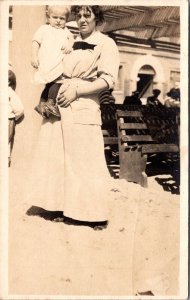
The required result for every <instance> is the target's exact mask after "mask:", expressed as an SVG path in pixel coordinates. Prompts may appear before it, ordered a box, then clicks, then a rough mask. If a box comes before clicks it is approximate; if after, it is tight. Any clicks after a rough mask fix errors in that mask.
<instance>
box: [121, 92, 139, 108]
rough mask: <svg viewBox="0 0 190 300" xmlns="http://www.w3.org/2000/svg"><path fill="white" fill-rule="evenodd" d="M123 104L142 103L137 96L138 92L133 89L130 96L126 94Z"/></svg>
mask: <svg viewBox="0 0 190 300" xmlns="http://www.w3.org/2000/svg"><path fill="white" fill-rule="evenodd" d="M123 104H125V105H142V102H141V100H140V98H139V92H138V91H134V92H132V95H131V96H126V97H125V99H124V102H123Z"/></svg>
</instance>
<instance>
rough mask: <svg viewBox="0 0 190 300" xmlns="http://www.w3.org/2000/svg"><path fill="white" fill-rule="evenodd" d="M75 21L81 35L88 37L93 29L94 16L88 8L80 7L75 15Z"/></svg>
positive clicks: (94, 24) (94, 26)
mask: <svg viewBox="0 0 190 300" xmlns="http://www.w3.org/2000/svg"><path fill="white" fill-rule="evenodd" d="M76 22H77V24H78V27H79V31H80V33H81V35H82V36H83V37H88V36H90V35H91V33H93V32H94V31H95V28H96V17H95V15H94V13H93V11H92V10H91V9H90V8H81V10H80V11H79V12H78V13H77V15H76Z"/></svg>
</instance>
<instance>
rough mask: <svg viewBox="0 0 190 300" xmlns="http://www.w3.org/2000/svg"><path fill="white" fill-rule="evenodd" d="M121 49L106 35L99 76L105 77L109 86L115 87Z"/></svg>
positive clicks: (99, 65)
mask: <svg viewBox="0 0 190 300" xmlns="http://www.w3.org/2000/svg"><path fill="white" fill-rule="evenodd" d="M119 63H120V59H119V51H118V48H117V45H116V44H115V42H114V41H113V39H111V38H109V37H106V38H105V41H104V44H103V47H102V50H101V54H100V59H99V63H98V73H97V74H98V77H100V78H102V79H104V80H105V81H106V82H107V84H108V87H109V88H110V89H113V87H114V84H115V82H116V80H117V77H118V70H119Z"/></svg>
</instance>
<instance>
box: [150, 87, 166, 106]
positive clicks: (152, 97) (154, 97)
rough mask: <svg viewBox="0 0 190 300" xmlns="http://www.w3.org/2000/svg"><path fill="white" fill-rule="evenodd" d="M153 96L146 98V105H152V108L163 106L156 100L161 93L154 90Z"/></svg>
mask: <svg viewBox="0 0 190 300" xmlns="http://www.w3.org/2000/svg"><path fill="white" fill-rule="evenodd" d="M152 92H153V95H152V96H150V97H148V98H147V105H153V106H163V104H162V103H161V102H160V100H159V99H158V96H159V95H160V93H161V91H160V90H159V89H154V90H153V91H152Z"/></svg>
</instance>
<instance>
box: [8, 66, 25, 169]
mask: <svg viewBox="0 0 190 300" xmlns="http://www.w3.org/2000/svg"><path fill="white" fill-rule="evenodd" d="M8 72H9V73H8V96H9V107H8V108H9V110H8V113H9V115H8V120H9V131H8V134H9V137H8V145H9V157H8V165H9V167H10V165H11V152H12V149H13V144H14V137H15V127H16V124H17V123H18V122H20V121H21V120H22V119H23V116H24V107H23V104H22V102H21V100H20V98H19V96H18V95H17V94H16V92H15V89H16V76H15V74H14V72H13V71H12V70H9V71H8Z"/></svg>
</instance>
